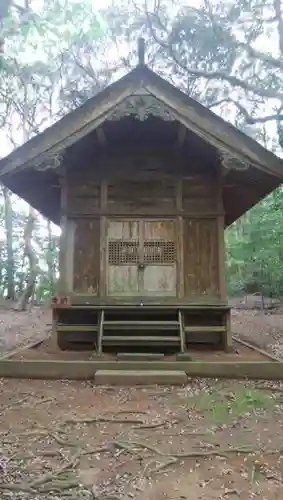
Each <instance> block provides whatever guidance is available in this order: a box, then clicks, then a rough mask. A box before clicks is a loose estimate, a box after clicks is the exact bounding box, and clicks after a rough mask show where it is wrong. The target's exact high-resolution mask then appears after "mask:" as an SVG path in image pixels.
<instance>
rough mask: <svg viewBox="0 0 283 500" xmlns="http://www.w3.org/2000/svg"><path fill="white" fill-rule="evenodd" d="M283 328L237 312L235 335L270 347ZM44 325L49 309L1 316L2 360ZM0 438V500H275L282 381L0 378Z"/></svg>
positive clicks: (280, 465)
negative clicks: (161, 383)
mask: <svg viewBox="0 0 283 500" xmlns="http://www.w3.org/2000/svg"><path fill="white" fill-rule="evenodd" d="M282 320H283V315H281V314H275V315H263V314H262V313H261V312H257V313H256V312H254V311H245V310H241V311H236V310H234V311H233V330H234V334H236V333H238V334H239V335H240V336H241V337H243V338H246V339H248V340H249V341H250V342H253V341H254V342H256V343H257V344H260V345H269V348H270V350H272V351H273V350H274V349H275V348H276V349H277V347H278V345H279V344H280V345H281V344H282V345H283V342H282V341H281V337H282V338H283V321H282ZM50 324H51V314H50V310H48V309H44V308H41V309H40V308H37V307H34V308H33V309H32V310H31V311H30V312H24V313H20V312H15V311H8V310H5V309H3V308H2V309H0V339H1V350H2V352H4V351H7V350H13V349H14V348H15V346H16V345H24V344H25V343H29V342H30V341H31V340H40V339H43V338H46V337H48V334H49V331H50V326H51V325H50ZM276 343H277V344H276ZM276 345H277V347H275V346H276ZM282 352H283V351H282ZM277 354H279V352H278V351H277ZM282 357H283V355H282ZM0 440H1V450H0V498H1V499H2V498H3V500H4V499H6V498H7V499H8V498H13V499H14V500H19V499H21V500H30V499H35V500H39V499H40V500H51V499H52V500H59V499H60V500H77V499H78V498H80V500H94V498H95V499H97V500H130V499H133V498H134V499H135V500H166V499H168V500H169V499H170V500H216V499H217V500H235V499H236V498H241V499H242V500H250V499H252V498H261V499H262V500H279V499H280V498H282V487H283V484H282V483H283V383H270V382H257V381H253V382H251V381H249V382H246V381H233V380H223V381H213V380H197V379H194V380H192V381H190V382H189V383H188V385H187V386H186V387H180V388H176V387H175V388H171V387H156V386H148V387H139V388H111V387H95V386H93V385H92V383H82V382H74V381H73V382H67V381H40V380H29V381H26V380H12V379H6V380H3V379H2V380H0Z"/></svg>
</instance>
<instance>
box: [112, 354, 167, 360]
mask: <svg viewBox="0 0 283 500" xmlns="http://www.w3.org/2000/svg"><path fill="white" fill-rule="evenodd" d="M117 358H118V359H119V361H153V360H154V361H157V360H159V359H164V354H162V353H155V352H118V353H117Z"/></svg>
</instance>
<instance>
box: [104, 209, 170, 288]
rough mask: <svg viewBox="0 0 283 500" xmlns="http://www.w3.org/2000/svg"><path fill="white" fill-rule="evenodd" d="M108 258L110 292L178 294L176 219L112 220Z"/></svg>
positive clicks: (109, 231)
mask: <svg viewBox="0 0 283 500" xmlns="http://www.w3.org/2000/svg"><path fill="white" fill-rule="evenodd" d="M106 260H107V268H106V274H107V294H108V295H109V296H112V297H114V296H115V297H149V296H151V297H155V296H157V297H162V296H164V297H167V296H176V289H177V283H176V276H177V262H176V261H177V248H176V227H175V221H174V220H157V219H142V220H140V219H139V220H138V219H119V220H118V219H117V220H115V219H112V220H109V221H108V226H107V259H106Z"/></svg>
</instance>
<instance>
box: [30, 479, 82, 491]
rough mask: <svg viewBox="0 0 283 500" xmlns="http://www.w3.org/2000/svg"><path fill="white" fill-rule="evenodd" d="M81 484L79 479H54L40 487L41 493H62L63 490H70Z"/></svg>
mask: <svg viewBox="0 0 283 500" xmlns="http://www.w3.org/2000/svg"><path fill="white" fill-rule="evenodd" d="M79 486H80V484H79V482H78V481H77V480H70V481H52V482H51V483H48V484H46V485H45V486H43V487H42V488H40V489H39V491H40V493H49V492H51V491H52V492H53V491H54V492H55V493H60V492H61V491H63V490H70V489H73V488H78V487H79Z"/></svg>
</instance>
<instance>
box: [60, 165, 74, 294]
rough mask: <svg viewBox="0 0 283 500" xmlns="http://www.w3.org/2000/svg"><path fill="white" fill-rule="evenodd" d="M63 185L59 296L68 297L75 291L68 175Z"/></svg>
mask: <svg viewBox="0 0 283 500" xmlns="http://www.w3.org/2000/svg"><path fill="white" fill-rule="evenodd" d="M60 185H61V219H60V227H61V236H60V251H59V275H60V278H59V295H68V294H70V293H72V291H73V274H74V244H75V230H76V224H75V221H73V220H70V219H68V214H67V189H68V187H67V178H66V173H65V172H64V174H63V175H62V176H61V177H60Z"/></svg>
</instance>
